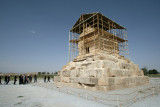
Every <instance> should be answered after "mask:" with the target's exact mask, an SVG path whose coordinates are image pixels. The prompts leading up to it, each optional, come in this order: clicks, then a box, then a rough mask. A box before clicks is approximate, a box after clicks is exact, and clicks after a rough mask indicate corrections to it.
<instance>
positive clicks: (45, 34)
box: [0, 0, 160, 73]
mask: <svg viewBox="0 0 160 107" xmlns="http://www.w3.org/2000/svg"><path fill="white" fill-rule="evenodd" d="M92 12H100V13H102V14H104V15H105V16H107V17H109V18H110V19H112V20H114V21H116V22H117V23H119V24H120V25H122V26H124V27H126V28H127V30H128V40H129V52H130V59H131V61H133V62H134V63H136V64H139V66H140V68H141V67H144V66H146V67H148V69H157V70H159V71H160V56H159V55H160V47H159V46H160V32H159V28H160V27H159V26H160V1H159V0H57V1H55V0H0V72H4V73H5V72H18V73H23V72H43V71H47V72H55V71H57V70H60V69H61V67H62V66H63V65H65V64H66V63H67V62H68V34H69V30H70V28H71V27H72V26H73V25H74V23H75V22H76V21H77V19H78V18H79V16H80V15H81V14H85V13H92Z"/></svg>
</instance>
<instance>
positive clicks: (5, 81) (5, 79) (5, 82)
mask: <svg viewBox="0 0 160 107" xmlns="http://www.w3.org/2000/svg"><path fill="white" fill-rule="evenodd" d="M7 79H8V78H7V75H5V77H4V84H7V81H8V80H7Z"/></svg>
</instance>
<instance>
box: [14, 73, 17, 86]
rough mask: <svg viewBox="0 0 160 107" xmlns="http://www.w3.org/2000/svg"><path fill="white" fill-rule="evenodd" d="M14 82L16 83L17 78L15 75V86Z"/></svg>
mask: <svg viewBox="0 0 160 107" xmlns="http://www.w3.org/2000/svg"><path fill="white" fill-rule="evenodd" d="M16 81H17V76H16V75H15V76H14V85H15V84H16Z"/></svg>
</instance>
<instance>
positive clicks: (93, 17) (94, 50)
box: [93, 17, 96, 54]
mask: <svg viewBox="0 0 160 107" xmlns="http://www.w3.org/2000/svg"><path fill="white" fill-rule="evenodd" d="M94 20H95V19H94V17H93V28H94V54H96V35H95V30H96V29H95V27H94V26H95V25H94V24H95V23H94Z"/></svg>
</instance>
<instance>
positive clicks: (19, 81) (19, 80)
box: [19, 75, 21, 85]
mask: <svg viewBox="0 0 160 107" xmlns="http://www.w3.org/2000/svg"><path fill="white" fill-rule="evenodd" d="M20 84H21V75H19V85H20Z"/></svg>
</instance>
